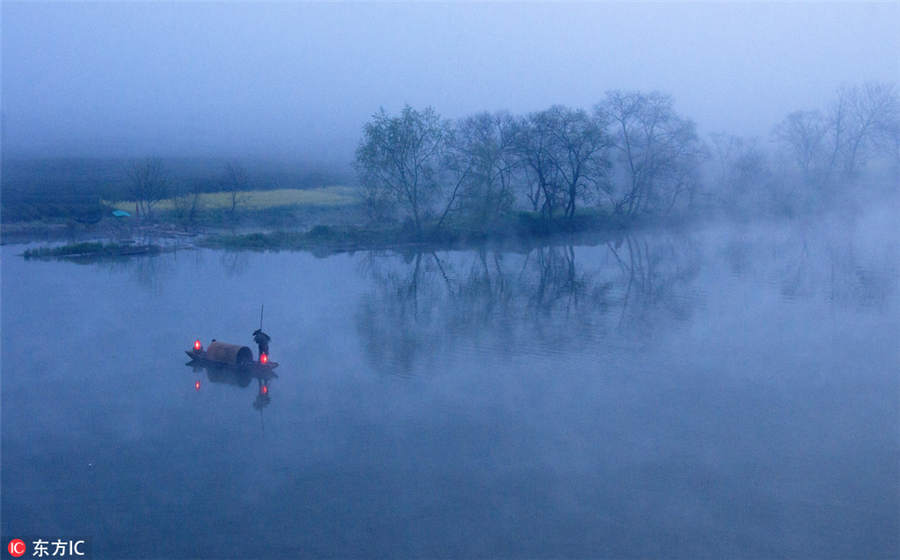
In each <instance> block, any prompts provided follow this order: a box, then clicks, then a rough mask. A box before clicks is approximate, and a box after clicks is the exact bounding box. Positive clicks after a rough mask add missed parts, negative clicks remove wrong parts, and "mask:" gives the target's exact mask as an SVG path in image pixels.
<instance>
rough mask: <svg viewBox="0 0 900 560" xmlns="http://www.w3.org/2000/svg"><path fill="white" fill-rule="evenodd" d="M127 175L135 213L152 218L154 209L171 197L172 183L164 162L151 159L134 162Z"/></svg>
mask: <svg viewBox="0 0 900 560" xmlns="http://www.w3.org/2000/svg"><path fill="white" fill-rule="evenodd" d="M127 173H128V179H129V181H130V183H131V196H133V197H134V209H135V213H136V214H137V215H138V216H143V217H147V218H150V217H152V215H153V207H154V206H155V205H156V204H157V203H158V202H159V201H161V200H163V199H164V198H166V197H167V196H168V195H169V189H170V182H169V177H168V174H167V173H166V170H165V167H164V166H163V163H162V160H160V159H158V158H150V159H145V160H141V161H135V162H132V163H131V165H130V166H129V168H128V171H127Z"/></svg>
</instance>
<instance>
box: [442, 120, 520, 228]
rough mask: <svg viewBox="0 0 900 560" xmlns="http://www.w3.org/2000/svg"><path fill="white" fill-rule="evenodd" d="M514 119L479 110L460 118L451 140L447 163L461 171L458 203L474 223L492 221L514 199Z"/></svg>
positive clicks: (457, 172) (515, 167)
mask: <svg viewBox="0 0 900 560" xmlns="http://www.w3.org/2000/svg"><path fill="white" fill-rule="evenodd" d="M515 132H516V131H515V121H514V119H513V117H512V116H511V115H509V114H508V113H495V114H490V113H486V112H485V113H479V114H477V115H473V116H471V117H467V118H465V119H462V120H460V121H459V122H458V123H457V124H456V126H455V128H454V134H453V136H452V138H451V142H450V143H449V150H448V158H449V161H448V166H449V167H450V168H451V169H455V170H457V171H456V174H457V175H459V171H460V170H465V172H466V176H465V180H464V181H463V182H462V183H461V186H462V190H461V192H460V195H459V206H460V210H461V211H462V213H463V214H464V215H465V216H466V218H468V219H469V220H470V221H471V222H472V223H475V224H480V225H482V226H486V225H489V224H490V223H492V222H493V221H494V220H496V219H497V218H499V217H501V216H502V215H504V214H505V213H506V212H508V211H509V209H510V208H511V207H512V205H513V203H514V201H515V193H514V190H513V189H514V184H513V181H514V179H515V173H516V171H517V166H518V161H517V159H516V157H515V153H514V141H515Z"/></svg>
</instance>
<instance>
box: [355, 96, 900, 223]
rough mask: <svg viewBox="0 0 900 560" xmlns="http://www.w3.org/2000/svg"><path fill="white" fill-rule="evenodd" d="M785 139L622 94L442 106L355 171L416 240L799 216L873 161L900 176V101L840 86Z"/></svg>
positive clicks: (359, 157) (380, 214) (372, 124)
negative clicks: (719, 127) (450, 230)
mask: <svg viewBox="0 0 900 560" xmlns="http://www.w3.org/2000/svg"><path fill="white" fill-rule="evenodd" d="M772 140H773V141H774V142H775V144H776V145H777V149H776V150H774V151H767V150H765V149H764V148H763V146H762V144H761V142H760V141H759V140H758V139H745V138H741V137H738V136H734V135H728V134H713V135H711V137H710V141H709V142H704V141H703V140H702V139H701V138H700V136H699V135H698V133H697V128H696V125H695V124H694V122H693V121H692V120H690V119H689V118H686V117H684V116H682V115H680V114H679V113H678V112H677V111H676V110H675V108H674V102H673V99H672V97H671V96H669V95H665V94H662V93H659V92H649V93H645V92H639V91H619V90H615V91H609V92H607V93H606V95H605V97H604V99H603V100H602V101H601V102H600V103H598V104H596V105H595V106H594V107H593V108H592V109H591V110H585V109H578V108H570V107H565V106H562V105H554V106H552V107H550V108H548V109H545V110H542V111H537V112H533V113H529V114H526V115H513V114H510V113H509V112H505V111H500V112H494V113H489V112H482V113H478V114H475V115H471V116H467V117H463V118H460V119H456V120H450V119H443V118H441V116H440V115H439V114H438V113H437V112H436V111H435V110H434V109H433V108H431V107H427V108H425V109H422V110H416V109H414V108H412V107H410V106H408V105H407V106H405V107H404V108H403V109H402V110H401V111H400V113H399V114H397V115H390V114H388V113H386V112H385V111H384V110H383V109H382V110H381V111H380V112H378V113H376V114H375V115H374V116H373V117H372V119H371V120H370V121H369V122H368V123H366V125H365V127H364V129H363V138H362V140H361V141H360V144H359V147H358V148H357V151H356V160H355V168H356V170H357V174H358V177H359V182H360V185H361V187H362V189H363V196H364V200H365V205H366V209H367V211H368V213H369V216H370V217H371V219H373V220H374V221H376V222H379V223H402V224H404V225H405V226H406V227H407V228H410V229H412V230H413V231H414V232H415V233H416V234H417V235H422V234H423V232H425V231H426V230H429V229H430V230H435V229H440V228H442V227H444V226H446V225H447V224H448V223H450V222H453V223H455V224H456V225H457V226H459V227H465V228H476V229H489V228H491V227H492V225H494V224H496V223H497V222H498V221H501V220H503V219H504V218H505V217H507V216H509V215H510V214H511V213H512V212H515V211H528V212H532V213H534V215H536V216H539V217H540V219H541V220H543V221H544V222H546V223H547V224H556V225H560V226H565V225H566V224H567V223H569V224H571V223H574V222H575V221H576V218H577V216H578V212H579V209H587V210H588V212H593V213H594V215H597V214H601V215H603V216H606V217H608V218H611V219H614V220H616V221H620V222H621V221H629V220H634V219H641V218H653V217H657V218H661V217H665V216H671V215H672V214H677V213H687V212H690V211H692V210H699V209H705V210H708V209H710V208H712V207H724V208H725V209H726V210H729V211H745V212H759V211H771V210H775V211H787V212H796V211H800V210H802V209H801V208H798V205H803V204H805V203H806V202H808V198H809V197H808V196H806V195H809V194H812V195H814V196H817V197H820V198H821V199H822V200H826V199H827V198H828V197H829V196H830V195H831V193H833V192H834V191H835V190H839V188H840V186H842V185H844V186H846V185H851V184H853V183H854V181H856V180H857V179H859V177H860V176H861V171H862V170H863V169H864V167H865V165H866V163H868V162H870V161H872V160H874V159H881V160H882V161H884V162H887V163H889V164H891V165H892V166H893V169H894V173H895V174H896V172H897V170H898V169H900V100H898V93H897V89H896V87H895V86H894V85H893V84H883V83H867V84H864V85H862V86H844V87H841V88H840V89H839V90H838V91H837V93H836V96H835V99H834V100H833V101H832V103H831V104H829V106H828V107H827V108H826V109H825V110H824V111H820V110H815V111H796V112H792V113H790V114H788V115H787V116H786V117H785V119H784V120H783V121H782V122H780V123H778V124H777V125H776V126H775V127H774V128H773V132H772ZM710 171H712V173H711V172H710ZM798 193H803V194H804V196H800V194H798Z"/></svg>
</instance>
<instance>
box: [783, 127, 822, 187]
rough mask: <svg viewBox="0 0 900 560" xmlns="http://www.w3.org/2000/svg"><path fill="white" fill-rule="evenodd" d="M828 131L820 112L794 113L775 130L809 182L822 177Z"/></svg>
mask: <svg viewBox="0 0 900 560" xmlns="http://www.w3.org/2000/svg"><path fill="white" fill-rule="evenodd" d="M826 131H827V128H826V123H825V119H824V117H823V116H822V113H820V112H819V111H794V112H793V113H790V114H789V115H788V116H787V117H785V119H784V120H783V121H781V122H780V123H779V124H778V125H776V127H775V129H774V130H773V134H774V136H775V137H776V138H777V139H778V140H779V141H780V142H781V143H782V144H783V145H784V146H785V147H787V149H788V150H789V151H790V153H791V155H792V156H793V158H794V161H796V163H797V165H798V166H799V167H800V171H801V172H802V173H803V177H804V178H805V179H806V180H808V181H809V180H813V179H816V178H818V177H819V176H820V168H821V162H822V160H823V158H824V153H825V152H824V146H825V135H826Z"/></svg>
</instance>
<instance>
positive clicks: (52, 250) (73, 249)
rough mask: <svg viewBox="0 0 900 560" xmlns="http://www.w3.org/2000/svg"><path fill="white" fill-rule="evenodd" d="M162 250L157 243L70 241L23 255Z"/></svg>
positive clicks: (105, 254) (100, 254) (67, 255)
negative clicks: (66, 243)
mask: <svg viewBox="0 0 900 560" xmlns="http://www.w3.org/2000/svg"><path fill="white" fill-rule="evenodd" d="M161 251H162V248H161V247H159V246H157V245H134V244H127V243H126V244H119V243H100V242H87V243H70V244H68V245H62V246H58V247H38V248H34V249H28V250H27V251H25V252H24V253H23V254H22V255H23V256H24V257H25V258H26V259H35V258H79V257H123V256H130V255H146V254H155V253H159V252H161Z"/></svg>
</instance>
